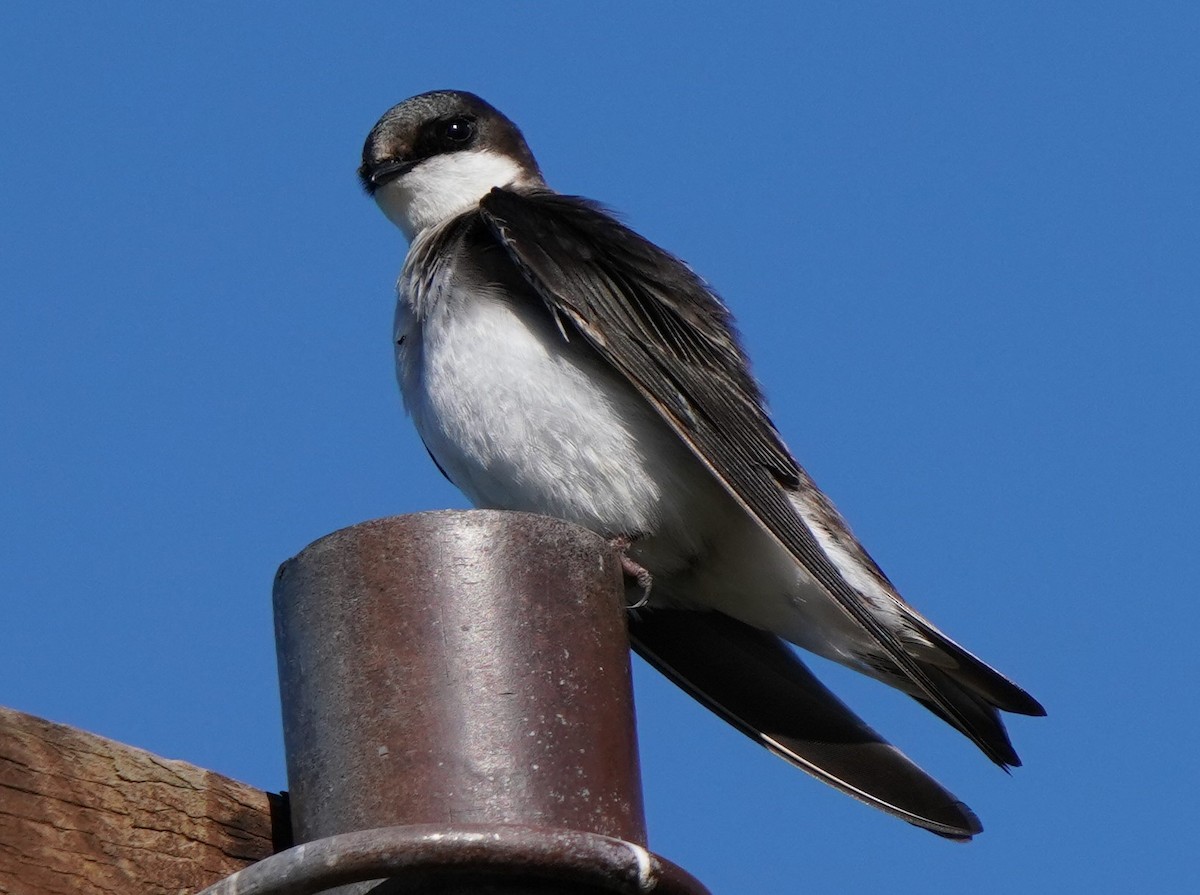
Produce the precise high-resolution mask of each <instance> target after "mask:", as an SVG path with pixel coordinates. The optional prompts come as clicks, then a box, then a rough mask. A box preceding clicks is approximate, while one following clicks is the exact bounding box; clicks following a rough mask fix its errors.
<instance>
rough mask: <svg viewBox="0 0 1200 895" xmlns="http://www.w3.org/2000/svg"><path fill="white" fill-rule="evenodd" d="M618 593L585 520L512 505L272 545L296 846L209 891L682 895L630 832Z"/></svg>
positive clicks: (638, 832) (634, 762)
mask: <svg viewBox="0 0 1200 895" xmlns="http://www.w3.org/2000/svg"><path fill="white" fill-rule="evenodd" d="M624 600H625V594H624V587H623V584H622V574H621V570H620V564H619V562H618V561H617V559H616V558H615V556H614V555H613V552H612V550H611V548H610V547H609V546H608V544H607V543H606V542H605V540H604V539H603V538H601V537H599V536H598V535H596V534H594V533H592V532H589V531H586V530H584V529H582V528H579V527H577V526H573V525H570V524H568V523H564V522H561V521H558V520H553V519H548V518H545V517H540V516H531V515H527V514H521V513H502V512H493V511H472V512H436V513H424V514H420V515H414V516H404V517H396V518H390V519H381V520H377V521H373V522H367V523H363V524H361V525H356V526H354V527H352V528H347V529H343V530H342V531H338V532H335V533H334V534H331V535H329V536H328V537H325V538H322V539H321V540H319V541H317V542H315V543H314V544H312V545H310V546H309V547H308V548H306V549H305V550H304V551H302V552H301V553H300V554H299V555H298V556H296V557H295V558H294V559H291V560H289V561H288V562H286V563H284V564H283V566H282V567H281V568H280V570H279V575H278V577H277V580H276V586H275V624H276V640H277V648H278V656H279V676H280V688H281V693H282V699H283V714H284V739H285V746H286V750H287V762H288V783H289V788H290V792H291V806H292V824H293V829H294V832H295V838H296V841H297V842H298V843H310V845H308V846H305V845H301V846H300V847H299V848H298V849H293V850H292V851H293V852H295V853H296V854H295V855H293V856H292V857H291V858H290V859H289V860H290V861H291V864H292V866H290V869H289V868H288V867H285V866H284V865H285V862H284V861H282V860H280V859H283V858H284V857H285V856H286V855H288V853H287V852H285V853H282V854H280V855H276V856H274V857H273V858H269V859H267V860H266V861H263V862H260V865H256V866H255V867H251V868H248V869H247V870H245V871H242V873H241V874H238V875H237V877H242V879H241V880H240V881H237V877H231V878H230V880H228V881H226V882H228V883H233V884H234V885H233V887H232V888H228V889H227V890H221V889H220V888H219V887H213V888H212V889H210V890H209V891H210V892H212V893H217V892H222V891H227V892H230V893H232V892H235V891H236V892H238V893H246V895H249V893H263V895H266V893H281V895H282V893H301V892H317V891H328V890H329V889H328V887H329V886H330V885H336V884H340V883H345V882H348V881H351V880H369V879H376V880H378V879H380V878H382V877H384V876H387V877H388V878H389V879H392V880H394V883H383V884H381V885H380V886H378V887H377V888H375V889H374V890H373V891H377V892H379V893H383V892H390V891H421V892H426V891H428V892H434V891H436V892H458V891H464V892H465V891H474V892H479V891H487V892H530V891H535V890H536V891H537V892H538V893H559V892H562V893H567V892H571V893H589V892H595V893H601V892H648V891H650V890H651V889H653V890H654V891H656V892H663V893H670V892H677V893H680V895H684V893H693V895H695V893H703V892H704V891H705V890H704V889H703V887H702V886H700V885H699V884H698V883H697V882H696V881H695V880H694V879H692V878H691V877H689V876H688V875H687V874H686V873H684V872H683V871H681V870H680V869H679V868H677V867H675V866H674V865H672V864H670V863H669V862H667V861H664V860H662V859H660V858H658V857H657V856H654V855H653V854H651V853H649V852H648V851H646V850H645V844H646V830H645V820H644V817H643V811H642V800H641V785H640V778H639V768H638V759H637V744H636V741H635V732H634V725H633V702H632V691H631V686H630V672H629V650H628V639H627V635H626V632H625V613H624ZM356 831H368V832H365V833H364V832H356ZM306 848H307V849H308V851H307V852H306V851H305V849H306ZM320 855H324V857H323V858H322V857H320ZM389 855H390V857H389ZM389 861H390V863H389ZM271 862H275V864H274V865H272V866H271V867H266V865H270V864H271ZM300 863H306V864H307V865H310V866H308V869H307V870H302V869H297V867H298V864H300ZM317 863H319V864H321V867H322V868H323V869H322V871H321V873H322V874H323V875H321V874H317V875H318V876H321V878H320V879H319V880H317V879H316V877H314V876H313V866H315V864H317ZM264 867H266V869H263V868H264ZM352 868H354V869H353V871H352ZM384 870H386V871H387V872H386V873H384V872H377V873H376V875H375V876H370V875H364V874H367V873H370V872H373V871H384ZM255 871H257V873H258V875H257V876H255V875H254V872H255ZM288 874H290V877H288ZM306 874H307V882H305V881H304V879H302V878H303V877H305V876H306ZM284 877H288V879H287V880H285V879H284ZM235 881H236V882H235ZM318 883H319V885H320V886H323V887H324V888H312V886H313V885H317V884H318ZM401 884H403V886H404V888H403V889H401V888H400V886H401ZM393 885H394V886H395V888H392V887H391V886H393ZM414 885H415V886H416V887H417V888H416V889H414V888H411V887H412V886H414ZM371 888H372V884H365V885H364V884H362V883H357V884H356V885H355V887H348V888H346V889H340V890H339V891H343V892H351V891H353V892H363V891H367V890H371Z"/></svg>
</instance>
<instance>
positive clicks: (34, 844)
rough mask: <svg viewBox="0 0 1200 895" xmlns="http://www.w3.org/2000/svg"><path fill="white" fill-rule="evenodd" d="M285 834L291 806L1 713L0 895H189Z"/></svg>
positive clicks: (185, 767) (77, 733)
mask: <svg viewBox="0 0 1200 895" xmlns="http://www.w3.org/2000/svg"><path fill="white" fill-rule="evenodd" d="M288 829H289V828H288V822H287V804H286V797H284V796H281V795H279V794H275V793H267V792H262V791H261V790H257V789H254V788H253V787H250V786H247V785H246V784H244V783H239V782H237V781H236V780H231V779H229V778H228V777H223V776H221V775H220V774H216V773H213V772H212V771H206V770H204V769H203V768H197V767H195V766H193V765H190V764H187V763H185V762H182V761H173V760H170V759H165V758H159V757H158V756H156V755H152V754H150V753H149V752H146V751H143V750H141V749H135V748H133V747H131V746H125V745H122V744H121V743H117V742H114V741H113V740H108V739H105V738H103V737H98V736H95V735H93V734H90V733H86V732H84V731H82V730H77V729H76V728H73V727H67V726H66V725H63V724H55V723H53V722H50V721H46V720H44V719H41V718H35V717H33V716H32V715H26V714H23V713H21V712H16V711H13V710H11V709H6V708H3V707H0V893H2V895H116V893H122V895H128V893H138V895H184V893H191V892H196V891H198V890H200V889H202V888H204V887H205V886H208V885H210V884H212V883H215V882H217V881H218V880H220V879H223V878H224V877H226V876H228V875H230V874H231V873H234V872H236V871H237V870H240V869H241V868H243V867H246V866H247V865H249V864H253V863H254V862H255V861H258V860H260V859H262V858H265V857H267V856H268V855H270V854H272V853H274V852H275V851H278V850H281V849H283V848H286V847H287V846H288V845H290V842H289V841H288V840H289V839H290V833H289V832H288Z"/></svg>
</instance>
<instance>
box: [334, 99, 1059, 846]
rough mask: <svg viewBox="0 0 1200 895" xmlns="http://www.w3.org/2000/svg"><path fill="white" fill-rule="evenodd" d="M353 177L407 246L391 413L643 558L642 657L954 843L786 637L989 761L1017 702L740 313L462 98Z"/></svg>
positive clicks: (972, 829)
mask: <svg viewBox="0 0 1200 895" xmlns="http://www.w3.org/2000/svg"><path fill="white" fill-rule="evenodd" d="M358 173H359V177H360V179H361V180H362V185H363V187H364V188H365V189H366V191H367V193H368V194H369V195H371V196H372V197H374V199H375V201H376V202H377V203H378V204H379V207H380V208H381V209H382V210H383V213H384V214H385V215H387V217H388V218H389V219H390V220H391V221H392V222H393V223H394V224H396V226H398V227H399V228H400V229H401V230H402V231H403V232H404V235H405V236H406V237H407V239H408V240H409V242H410V248H409V252H408V256H407V258H406V260H405V262H404V267H403V270H402V271H401V274H400V279H399V283H398V292H399V302H398V306H397V310H396V326H395V343H396V365H397V376H398V378H399V381H400V389H401V392H402V393H403V397H404V404H405V407H406V408H407V410H408V412H409V414H410V415H411V416H412V419H413V422H414V423H415V424H416V427H417V431H418V432H419V433H420V435H421V438H422V440H423V441H424V442H425V446H426V447H427V448H428V449H429V453H430V454H431V455H432V456H433V459H434V461H435V462H436V463H437V465H438V467H439V468H440V469H441V470H442V472H443V473H444V474H445V475H446V476H447V478H449V479H450V481H451V482H453V483H454V484H455V485H456V486H457V487H458V488H459V489H460V490H461V491H462V492H463V493H464V494H465V495H466V496H467V497H468V498H469V499H470V500H471V501H472V503H474V504H475V505H476V506H477V507H486V508H493V509H507V510H524V511H528V512H533V513H542V514H545V515H550V516H556V517H559V518H562V519H566V520H569V521H571V522H575V523H578V524H580V525H583V526H585V527H587V528H590V529H592V530H594V531H596V532H599V533H601V534H603V535H605V536H607V537H609V538H611V539H613V541H614V543H617V544H619V545H621V546H622V547H623V548H625V552H626V553H627V558H626V562H627V568H632V569H634V570H644V572H645V573H648V575H647V576H646V578H645V580H644V581H643V584H642V587H641V588H640V590H638V591H635V593H641V594H644V595H645V602H644V605H642V606H640V607H637V608H634V609H632V610H631V613H630V637H631V640H632V643H633V647H634V648H635V649H636V650H637V651H638V652H639V653H640V654H641V655H642V656H643V657H644V658H645V659H646V660H647V661H648V662H650V664H652V665H654V666H655V667H657V668H658V669H659V671H661V672H663V673H664V674H666V675H667V676H668V677H670V678H671V679H672V680H674V681H675V682H676V683H678V684H679V685H680V686H681V687H683V688H684V689H685V690H686V691H688V692H689V693H691V694H692V696H694V697H696V698H697V699H698V700H700V701H701V702H702V703H704V704H705V705H707V706H708V707H709V708H711V709H712V710H713V711H714V712H716V713H717V714H718V715H720V716H721V717H723V718H724V719H725V720H726V721H728V722H730V723H731V724H733V725H734V726H735V727H737V728H738V729H740V730H741V731H742V732H744V733H746V734H748V735H749V736H751V737H752V738H754V739H756V740H757V741H759V742H760V743H762V744H763V745H765V746H766V747H767V748H768V749H771V750H772V751H774V752H776V753H778V754H779V755H781V756H783V757H784V758H785V759H787V760H789V761H791V762H792V763H794V764H795V765H797V766H798V767H800V768H802V769H803V770H805V771H807V772H809V773H811V774H813V775H814V776H816V777H818V778H819V779H821V780H824V781H825V782H826V783H829V784H832V785H833V786H835V787H837V788H839V789H841V790H843V791H844V792H846V793H848V794H850V795H852V796H854V797H856V798H858V799H861V800H862V801H864V802H867V803H868V804H871V805H874V806H875V807H877V808H881V809H883V810H885V811H888V812H890V813H892V814H895V815H897V816H898V817H900V818H902V819H904V820H906V821H908V822H910V823H913V824H917V825H919V826H922V827H925V828H927V829H929V830H932V831H934V832H935V833H939V834H941V835H943V836H947V837H950V838H956V839H969V838H970V837H971V836H972V835H974V834H975V833H978V832H980V831H981V830H982V826H981V825H980V823H979V820H978V819H977V818H976V816H975V815H974V813H973V812H972V811H971V810H970V809H969V808H968V807H967V806H966V805H964V804H963V803H962V802H960V801H959V800H958V799H957V798H955V797H954V796H953V795H951V794H950V793H949V792H947V791H946V790H945V789H943V788H942V787H941V786H940V785H939V784H938V783H937V782H936V781H934V780H933V779H932V778H930V777H929V776H927V775H926V774H925V772H924V771H922V770H921V769H920V768H918V767H917V766H916V765H915V764H914V763H913V762H911V761H910V760H909V759H908V758H907V757H905V756H904V755H903V754H902V753H901V752H900V751H899V750H898V749H896V748H895V747H894V746H892V745H891V744H889V743H888V742H887V741H885V740H884V739H882V738H881V737H880V736H879V735H878V734H877V733H875V732H874V731H873V730H872V729H871V728H870V727H868V726H867V725H866V723H865V722H863V721H862V720H861V719H860V718H858V716H857V715H855V714H854V713H853V712H852V711H851V710H850V709H849V708H847V707H846V706H845V705H844V704H843V703H842V702H841V701H840V700H838V699H837V697H835V696H834V695H833V694H832V693H831V692H829V690H827V689H826V688H825V687H824V686H823V685H822V684H821V683H820V682H819V681H818V680H817V679H816V678H815V677H814V676H813V674H812V672H810V671H809V670H808V668H807V667H806V666H805V665H804V664H803V662H802V661H801V660H800V658H799V657H798V656H797V655H796V653H795V652H794V651H793V650H792V649H791V648H790V647H789V646H787V644H794V645H796V646H798V647H801V648H803V649H805V650H809V651H811V652H813V653H816V654H817V655H820V656H824V657H826V658H828V659H832V660H834V661H836V662H840V663H842V664H843V665H847V666H849V667H850V668H853V669H855V670H856V671H860V672H863V673H864V674H867V675H870V676H871V677H874V678H877V679H879V680H881V681H883V682H884V683H886V684H889V685H891V686H893V687H896V688H897V689H899V690H902V691H903V692H905V693H907V694H909V695H910V696H912V697H913V698H915V699H916V700H918V701H919V702H920V703H922V704H923V705H925V706H926V707H927V708H929V709H930V710H932V711H933V712H934V713H935V714H937V715H938V716H939V717H941V718H942V719H944V720H945V721H947V722H948V723H950V724H951V725H953V726H954V727H956V728H957V729H958V730H959V731H961V732H962V733H963V734H965V735H966V736H967V737H968V738H970V739H971V740H972V741H973V742H974V743H975V744H976V745H977V746H978V747H979V748H980V749H981V750H982V751H983V752H984V754H985V755H987V756H988V757H989V758H990V759H991V760H992V761H994V762H996V764H998V765H1000V766H1001V767H1002V768H1007V767H1008V766H1011V765H1018V764H1020V760H1019V759H1018V758H1017V755H1016V752H1014V751H1013V747H1012V744H1011V743H1010V742H1009V738H1008V734H1007V732H1006V731H1005V729H1004V724H1003V722H1002V721H1001V719H1000V711H1001V710H1003V711H1007V712H1016V713H1020V714H1024V715H1043V714H1045V710H1044V709H1043V708H1042V706H1041V705H1040V704H1038V702H1037V701H1036V700H1035V699H1034V698H1033V697H1032V696H1030V695H1029V694H1028V693H1026V692H1025V691H1024V690H1022V689H1021V688H1020V687H1018V686H1016V685H1015V684H1014V683H1012V682H1011V681H1009V680H1008V679H1007V678H1005V677H1004V676H1002V675H1001V674H1000V673H999V672H997V671H995V670H994V669H992V668H991V667H989V666H988V665H986V664H984V663H983V662H982V661H980V660H979V659H977V658H976V657H975V656H973V655H971V654H970V653H969V652H967V651H966V650H965V649H963V648H962V647H961V646H959V645H958V644H957V643H955V642H954V641H952V640H951V639H950V638H948V637H947V636H946V635H945V634H943V633H942V632H941V631H939V630H938V629H937V628H935V627H934V626H933V624H932V623H931V622H929V621H928V620H927V619H926V618H925V617H924V616H922V615H920V614H919V613H918V612H917V611H916V610H915V609H913V608H912V607H911V606H909V605H908V604H907V603H906V602H905V601H904V600H903V599H902V598H901V597H900V595H899V594H898V593H897V591H896V589H895V587H894V586H893V585H892V583H891V582H890V581H889V580H888V578H887V576H885V575H884V573H883V571H882V570H881V569H880V568H879V566H878V565H876V564H875V562H874V560H872V559H871V557H870V556H869V555H868V554H867V552H866V550H864V549H863V547H862V546H861V545H860V544H859V543H858V541H857V540H856V539H855V537H854V535H852V534H851V533H850V529H849V528H848V527H847V525H846V523H845V522H844V521H843V519H842V517H841V516H840V515H839V514H838V511H837V510H836V509H835V508H834V506H833V504H832V503H831V502H830V501H829V498H827V497H826V496H825V495H824V494H823V493H821V491H819V490H818V489H817V487H816V486H815V485H814V484H813V481H812V479H811V478H809V476H808V474H807V473H806V472H805V471H804V470H803V469H802V468H801V466H800V465H799V464H798V463H797V462H796V461H795V459H793V457H792V455H791V453H790V452H789V451H788V449H787V447H786V446H785V445H784V443H783V441H782V439H781V438H780V435H779V433H778V432H777V431H776V429H775V426H774V425H773V424H772V422H771V420H770V418H769V417H768V415H767V411H766V409H765V407H764V402H763V396H762V392H761V391H760V389H759V386H758V383H757V382H756V381H755V379H754V377H753V376H752V375H751V373H750V367H749V362H748V360H747V358H746V356H745V354H744V353H743V351H742V348H741V346H740V344H739V342H738V338H737V335H736V333H735V331H734V329H733V321H732V318H731V315H730V313H729V311H728V310H727V309H726V307H725V305H724V304H723V303H722V302H721V300H720V299H719V298H718V297H717V296H716V295H715V294H714V293H713V292H712V290H710V289H709V288H708V286H707V285H705V283H704V281H703V280H701V279H700V277H698V276H697V275H696V274H694V273H693V272H692V271H691V269H690V268H688V267H687V266H686V265H685V264H684V263H683V262H682V261H680V260H679V259H678V258H675V257H674V256H673V255H671V254H669V253H668V252H666V251H664V250H663V249H661V248H659V247H658V246H656V245H654V244H653V243H651V242H649V241H647V240H646V239H644V238H642V237H641V236H639V235H638V234H637V233H635V232H633V231H632V230H631V229H629V228H628V227H626V226H625V225H624V224H622V223H620V222H619V221H618V220H616V219H615V218H614V217H613V216H612V215H611V214H610V213H609V212H608V211H606V210H605V209H604V208H602V207H601V206H599V205H597V204H596V203H594V202H591V201H588V200H586V199H582V198H578V197H575V196H566V195H561V194H559V193H556V192H554V191H553V190H552V189H550V187H548V186H547V185H546V181H545V180H544V179H543V178H542V174H541V171H540V170H539V168H538V164H537V162H536V161H535V160H534V157H533V154H532V153H531V152H530V150H529V147H528V146H527V145H526V142H525V138H524V137H523V136H522V134H521V131H520V130H519V129H518V128H517V126H516V125H515V124H513V123H512V122H511V121H509V120H508V119H507V118H506V117H505V116H504V115H502V114H501V113H500V112H499V111H497V110H496V109H495V108H493V107H492V106H490V105H489V104H488V103H486V102H484V101H483V100H482V99H480V98H479V97H477V96H474V95H473V94H470V93H463V92H458V91H436V92H433V93H425V94H421V95H420V96H415V97H413V98H411V99H408V100H405V101H404V102H402V103H400V104H399V105H397V106H395V107H393V108H392V109H390V110H389V111H388V112H387V113H386V114H385V115H384V116H383V118H381V119H380V120H379V122H378V124H376V125H375V127H374V128H372V130H371V133H370V135H369V136H368V137H367V141H366V145H365V146H364V147H363V160H362V167H361V168H359V172H358Z"/></svg>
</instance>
